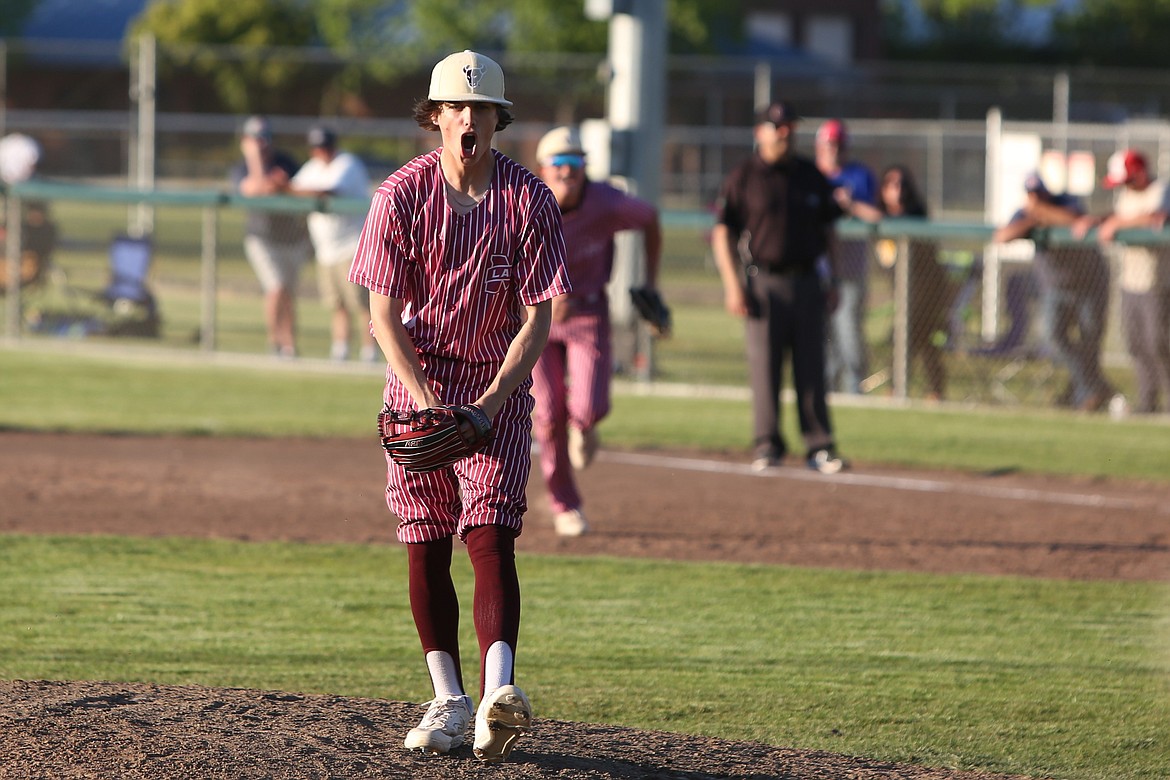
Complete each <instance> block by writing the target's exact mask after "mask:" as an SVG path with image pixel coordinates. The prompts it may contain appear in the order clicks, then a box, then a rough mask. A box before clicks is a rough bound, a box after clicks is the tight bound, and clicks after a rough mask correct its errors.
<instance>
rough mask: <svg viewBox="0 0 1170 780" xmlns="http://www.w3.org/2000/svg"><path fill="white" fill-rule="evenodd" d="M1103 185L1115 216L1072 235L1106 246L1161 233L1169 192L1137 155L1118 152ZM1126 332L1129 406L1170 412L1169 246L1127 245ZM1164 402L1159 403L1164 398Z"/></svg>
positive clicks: (1169, 209)
mask: <svg viewBox="0 0 1170 780" xmlns="http://www.w3.org/2000/svg"><path fill="white" fill-rule="evenodd" d="M1102 184H1103V185H1104V186H1105V187H1106V188H1107V189H1117V197H1116V199H1115V200H1114V203H1113V212H1112V213H1111V214H1109V215H1107V216H1105V217H1094V216H1085V217H1082V218H1081V219H1079V220H1077V222H1076V224H1075V225H1074V227H1073V234H1074V235H1076V236H1078V237H1084V236H1085V235H1087V234H1088V232H1089V230H1090V229H1092V228H1093V227H1096V228H1097V238H1098V240H1099V241H1101V242H1104V243H1110V242H1113V241H1115V240H1117V235H1118V232H1119V231H1122V230H1127V229H1147V230H1161V229H1162V227H1163V226H1164V225H1165V224H1166V217H1167V214H1170V189H1168V188H1167V186H1166V183H1165V182H1164V181H1162V180H1160V179H1156V178H1155V177H1154V175H1153V173H1152V172H1151V171H1150V166H1149V163H1148V162H1147V160H1146V157H1145V155H1144V154H1142V153H1141V152H1139V151H1137V150H1136V149H1126V150H1124V151H1118V152H1115V153H1114V154H1113V155H1112V156H1111V157H1110V158H1109V163H1108V166H1107V169H1106V172H1105V178H1104V180H1103V181H1102ZM1119 259H1120V265H1119V271H1120V273H1119V276H1118V287H1119V288H1120V290H1121V329H1122V334H1123V335H1124V338H1125V346H1126V349H1127V350H1128V351H1129V354H1130V357H1131V358H1133V368H1134V379H1135V380H1136V384H1137V397H1136V398H1135V399H1134V402H1133V403H1132V404H1130V405H1129V407H1130V410H1131V411H1133V412H1135V413H1139V414H1149V413H1153V412H1157V411H1159V410H1161V411H1170V246H1168V245H1166V244H1158V245H1152V246H1139V245H1134V244H1123V245H1122V246H1121V247H1120V251H1119ZM1160 395H1161V396H1162V402H1161V404H1160V403H1159V396H1160Z"/></svg>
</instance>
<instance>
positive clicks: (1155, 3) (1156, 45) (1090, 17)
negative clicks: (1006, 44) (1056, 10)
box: [1056, 0, 1170, 68]
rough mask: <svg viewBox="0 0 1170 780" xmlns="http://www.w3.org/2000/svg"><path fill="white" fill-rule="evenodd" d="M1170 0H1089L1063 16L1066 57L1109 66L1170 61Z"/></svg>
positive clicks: (1061, 40)
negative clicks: (1168, 44)
mask: <svg viewBox="0 0 1170 780" xmlns="http://www.w3.org/2000/svg"><path fill="white" fill-rule="evenodd" d="M1167 40H1170V0H1084V3H1083V5H1082V6H1081V8H1080V9H1079V10H1077V11H1072V12H1066V13H1064V14H1062V15H1060V16H1059V17H1058V18H1057V22H1056V43H1057V47H1058V52H1059V55H1060V57H1061V59H1063V60H1064V61H1065V62H1068V63H1071V64H1084V65H1097V66H1106V67H1139V68H1164V67H1166V66H1168V65H1170V47H1168V46H1167V45H1166V42H1167Z"/></svg>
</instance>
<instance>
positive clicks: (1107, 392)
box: [995, 173, 1113, 412]
mask: <svg viewBox="0 0 1170 780" xmlns="http://www.w3.org/2000/svg"><path fill="white" fill-rule="evenodd" d="M1024 197H1025V202H1024V205H1023V206H1021V207H1020V209H1019V210H1018V211H1016V213H1015V214H1014V215H1013V216H1012V218H1011V219H1010V220H1009V221H1008V223H1007V224H1006V225H1004V226H1003V227H1001V228H999V229H998V230H996V232H995V240H996V241H997V242H1006V241H1014V240H1016V239H1021V238H1030V239H1032V240H1033V241H1034V242H1035V244H1036V253H1035V255H1034V258H1033V264H1034V266H1035V270H1036V276H1037V278H1038V279H1039V282H1040V299H1041V308H1042V311H1043V322H1044V338H1045V341H1046V342H1047V344H1048V348H1049V349H1050V350H1051V351H1052V357H1053V358H1054V359H1055V360H1056V361H1057V362H1058V363H1059V364H1060V365H1062V366H1064V367H1065V368H1066V369H1068V388H1067V389H1066V390H1065V391H1064V393H1062V396H1061V398H1060V400H1061V401H1062V402H1063V403H1065V404H1068V405H1071V406H1073V407H1075V408H1077V409H1080V410H1082V411H1086V412H1096V411H1099V410H1100V409H1102V408H1103V407H1104V406H1105V405H1106V404H1107V403H1108V402H1109V399H1110V398H1111V397H1112V395H1113V389H1112V388H1111V387H1110V386H1109V383H1108V381H1106V379H1105V376H1104V375H1103V374H1102V372H1101V339H1102V337H1103V336H1104V334H1105V317H1106V307H1107V306H1108V301H1109V266H1108V265H1107V264H1106V262H1105V258H1104V257H1103V256H1102V255H1101V252H1100V251H1099V250H1098V248H1097V247H1095V246H1077V245H1072V244H1068V245H1064V246H1057V247H1052V246H1048V244H1047V242H1046V241H1045V236H1044V234H1043V233H1042V232H1041V230H1042V229H1043V228H1048V227H1071V226H1072V225H1073V224H1074V223H1075V222H1076V221H1077V220H1078V219H1079V218H1081V216H1082V215H1083V214H1084V210H1083V209H1082V208H1081V204H1080V200H1079V199H1078V198H1077V197H1076V196H1074V195H1069V194H1067V193H1063V194H1056V193H1053V192H1050V191H1049V189H1048V187H1047V186H1046V185H1045V184H1044V180H1043V179H1042V178H1040V175H1039V174H1036V173H1032V174H1029V175H1028V177H1027V178H1026V179H1025V180H1024Z"/></svg>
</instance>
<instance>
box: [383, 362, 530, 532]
mask: <svg viewBox="0 0 1170 780" xmlns="http://www.w3.org/2000/svg"><path fill="white" fill-rule="evenodd" d="M420 357H421V358H422V361H423V368H424V369H425V370H426V372H427V377H428V379H430V382H431V386H432V387H433V388H434V389H435V392H436V393H438V396H439V398H441V399H442V400H443V403H448V404H464V403H472V402H473V401H475V399H476V398H478V397H479V396H480V394H481V393H482V392H483V390H484V388H486V387H487V386H488V384H489V383H490V382H491V380H492V379H493V378H494V377H495V375H496V372H497V371H498V369H499V367H498V366H495V365H491V364H465V363H457V362H454V361H450V360H443V359H441V358H435V357H432V356H429V355H422V356H420ZM386 373H387V378H386V390H385V394H384V399H385V401H386V403H388V404H389V405H390V408H391V409H397V410H400V411H406V410H413V409H414V402H413V401H412V400H411V398H410V394H409V393H407V392H406V389H405V388H403V386H402V384H401V383H400V382H399V381H398V379H397V378H396V377H395V376H394V374H393V372H391V371H390V370H389V369H387V372H386ZM532 406H533V401H532V395H531V394H530V393H529V383H528V382H525V383H524V384H522V385H520V387H518V388H517V389H516V391H515V392H513V393H512V395H510V396H508V400H507V401H505V402H504V406H503V408H502V409H500V412H499V414H497V415H496V417H495V419H494V420H492V440H491V442H490V443H489V444H488V446H487V447H486V448H485V449H483V450H480V451H479V452H477V453H476V454H474V455H472V456H471V457H469V458H464V459H463V460H461V461H458V462H457V463H455V464H454V465H453V466H451V467H450V468H447V469H441V470H439V471H428V472H424V473H414V472H408V471H406V470H404V469H403V468H402V467H401V466H399V465H398V464H396V463H394V462H393V461H392V460H390V456H389V455H387V456H386V506H388V507H389V508H390V511H391V512H393V513H394V514H395V515H397V517H398V520H399V523H398V531H397V535H398V541H400V542H403V543H406V544H414V543H418V542H433V541H435V540H437V539H442V538H445V537H448V536H454V535H455V534H458V535H459V537H460V538H461V539H463V538H466V536H467V532H468V531H470V530H471V529H472V528H476V527H478V526H484V525H501V526H504V527H505V528H511V529H512V530H514V531H515V532H516V534H517V535H519V534H520V531H521V529H522V528H523V521H524V513H525V512H526V511H527V510H528V498H527V489H528V474H529V471H530V470H531V468H532V454H531V453H532Z"/></svg>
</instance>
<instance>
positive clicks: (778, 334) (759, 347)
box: [745, 270, 833, 457]
mask: <svg viewBox="0 0 1170 780" xmlns="http://www.w3.org/2000/svg"><path fill="white" fill-rule="evenodd" d="M747 291H748V298H749V303H750V310H751V313H750V314H749V315H748V317H747V320H746V323H745V339H746V344H747V360H748V374H749V377H750V381H751V389H752V417H753V430H752V433H753V440H754V444H755V455H756V456H757V457H760V456H766V455H772V456H777V457H779V456H783V455H784V454H785V453H786V452H787V451H788V448H787V445H786V443H785V441H784V436H783V433H782V431H781V415H780V395H781V391H782V390H783V386H784V380H783V373H784V362H785V358H786V357H788V358H790V359H791V361H792V380H793V389H794V390H795V393H796V409H797V417H798V419H799V421H800V432H801V434H802V436H803V438H804V445H805V448H806V450H807V452H810V453H811V452H812V451H814V450H817V449H820V448H822V447H832V446H833V428H832V425H831V423H830V421H829V408H828V404H827V403H826V400H825V327H826V322H827V312H826V296H825V291H824V288H823V287H822V285H821V281H820V279H819V278H818V277H817V275H816V274H815V273H810V274H770V273H767V272H764V271H762V270H760V271H759V272H758V273H753V274H749V276H748V285H747Z"/></svg>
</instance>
